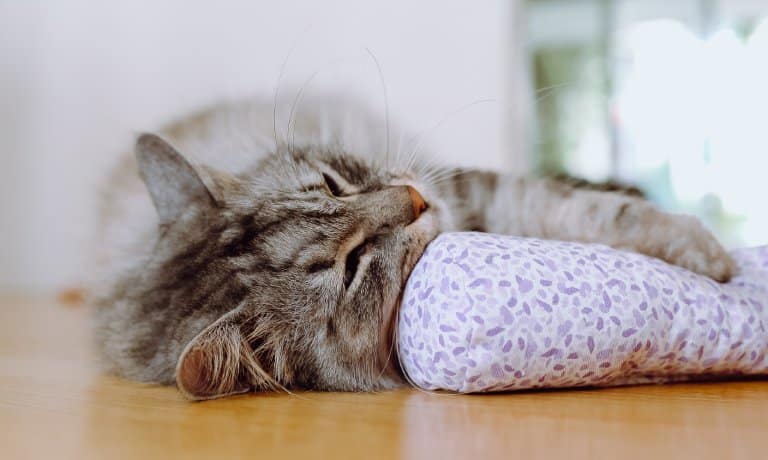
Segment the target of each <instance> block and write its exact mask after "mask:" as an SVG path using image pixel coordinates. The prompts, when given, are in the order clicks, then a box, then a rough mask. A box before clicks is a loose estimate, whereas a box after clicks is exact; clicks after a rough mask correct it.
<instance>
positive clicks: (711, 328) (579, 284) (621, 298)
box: [398, 233, 768, 393]
mask: <svg viewBox="0 0 768 460" xmlns="http://www.w3.org/2000/svg"><path fill="white" fill-rule="evenodd" d="M734 255H735V257H736V259H737V261H738V265H739V270H740V273H739V274H738V276H736V277H735V278H734V279H733V280H732V281H731V282H730V283H728V284H718V283H716V282H714V281H712V280H710V279H708V278H706V277H703V276H700V275H697V274H695V273H692V272H689V271H686V270H684V269H682V268H679V267H675V266H671V265H668V264H666V263H664V262H662V261H660V260H657V259H653V258H650V257H646V256H643V255H639V254H634V253H630V252H623V251H617V250H614V249H611V248H608V247H605V246H600V245H590V244H577V243H566V242H559V241H544V240H536V239H526V238H516V237H509V236H500V235H492V234H483V233H447V234H443V235H441V236H440V237H438V238H437V239H436V240H435V241H434V242H432V244H430V245H429V247H428V248H427V250H426V252H425V253H424V255H423V256H422V258H421V260H420V261H419V263H418V264H417V265H416V268H415V269H414V270H413V273H412V274H411V277H410V279H409V281H408V283H407V286H406V289H405V293H404V296H403V302H402V306H401V310H400V317H399V330H398V346H399V350H400V358H401V361H402V364H403V368H404V370H405V371H406V372H407V374H408V376H410V378H411V380H412V381H413V382H414V383H415V384H417V385H419V386H420V387H422V388H425V389H443V390H453V391H458V392H462V393H464V392H483V391H504V390H522V389H528V388H556V387H577V386H595V385H596V386H603V385H622V384H631V383H644V382H667V381H679V380H689V379H698V378H708V377H715V376H731V375H758V374H768V360H766V359H765V355H766V352H767V351H768V333H767V332H766V329H765V326H766V325H767V324H768V312H767V311H766V309H765V308H764V306H765V305H768V247H763V248H757V249H747V250H740V251H736V252H735V253H734Z"/></svg>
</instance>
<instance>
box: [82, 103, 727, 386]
mask: <svg viewBox="0 0 768 460" xmlns="http://www.w3.org/2000/svg"><path fill="white" fill-rule="evenodd" d="M274 117H275V113H274V112H273V103H272V102H264V101H258V100H250V101H245V102H239V103H229V104H222V105H220V106H216V107H213V108H210V109H208V110H205V111H202V112H200V113H197V114H194V115H192V116H190V117H188V118H186V119H183V120H181V121H179V122H177V123H175V124H172V125H170V126H168V127H167V128H165V129H163V130H161V131H160V132H159V134H158V135H155V134H144V135H141V136H140V137H139V138H138V140H137V142H136V145H135V152H134V154H133V155H127V156H126V157H125V158H124V159H123V160H122V162H121V163H120V165H119V166H118V167H117V168H116V169H115V170H114V172H113V174H112V176H111V177H110V180H109V183H108V187H107V189H106V190H105V194H104V200H103V206H102V212H101V214H102V217H103V221H102V227H101V228H102V239H101V240H100V241H99V242H98V245H99V247H100V248H101V263H102V269H101V273H102V274H103V279H102V280H101V281H99V282H98V289H97V292H98V294H97V295H96V298H95V318H96V337H97V341H98V348H99V350H100V352H101V355H102V358H103V362H104V364H105V366H106V368H107V370H108V371H109V372H112V373H116V374H119V375H121V376H124V377H127V378H130V379H136V380H140V381H144V382H157V383H163V384H172V383H176V385H177V386H178V388H179V389H180V390H181V392H182V393H183V394H184V395H185V396H187V397H189V398H191V399H207V398H214V397H220V396H224V395H230V394H235V393H242V392H247V391H253V390H269V389H280V388H283V389H286V388H287V389H290V388H299V389H316V390H343V391H373V390H382V389H388V388H393V387H396V386H398V385H401V384H402V382H403V379H402V377H401V372H400V369H399V366H398V364H397V358H396V350H393V347H394V341H393V334H394V331H393V327H394V323H395V317H396V314H397V308H398V302H399V298H400V294H401V291H402V289H403V285H404V283H405V281H406V279H407V277H408V275H409V273H410V271H411V269H412V268H413V266H414V264H415V263H416V261H417V260H418V258H419V256H420V255H421V253H422V252H423V250H424V249H425V247H426V245H427V244H428V243H429V242H430V241H431V240H432V239H433V238H434V237H435V236H436V235H437V234H438V233H440V232H445V231H458V230H477V231H487V232H494V233H505V234H513V235H521V236H530V237H539V238H551V239H559V240H573V241H581V242H595V243H603V244H607V245H610V246H613V247H615V248H621V249H626V250H631V251H638V252H641V253H644V254H647V255H650V256H654V257H658V258H661V259H663V260H665V261H667V262H670V263H673V264H677V265H680V266H682V267H685V268H688V269H690V270H693V271H696V272H698V273H702V274H705V275H708V276H710V277H712V278H714V279H716V280H718V281H726V280H728V279H729V278H730V276H731V274H732V272H733V270H734V265H733V262H732V260H731V259H730V257H729V255H728V254H727V252H726V251H725V250H724V249H723V248H722V247H721V245H720V244H719V243H718V242H717V241H716V240H715V238H713V236H712V235H711V234H710V233H709V232H708V231H707V230H706V229H705V228H704V227H703V226H702V225H701V224H700V223H699V222H698V221H697V220H696V219H694V218H692V217H687V216H680V215H672V214H667V213H664V212H661V211H659V210H657V209H656V208H654V207H653V206H652V205H651V204H650V203H649V202H647V201H645V200H644V199H643V198H642V197H641V196H639V195H638V193H636V191H635V190H629V189H627V190H625V189H622V188H621V187H616V186H611V185H610V184H609V185H607V186H598V185H593V184H589V183H585V182H579V181H572V180H565V179H562V178H533V177H514V176H506V175H500V174H496V173H493V172H485V171H477V170H469V169H450V168H444V167H441V168H435V167H430V166H429V164H427V163H424V162H423V161H422V160H420V159H418V158H416V157H415V156H413V155H402V154H395V153H392V152H387V151H386V149H385V147H384V146H385V142H384V137H383V136H384V132H383V129H382V127H383V124H382V123H379V122H378V120H377V118H376V117H374V116H372V115H371V114H370V113H368V112H367V111H366V110H364V109H362V108H361V107H359V106H356V105H355V104H350V103H347V102H344V101H343V100H339V99H334V98H329V97H325V98H324V97H317V98H315V99H313V100H310V101H309V102H307V103H305V104H304V108H302V109H301V110H297V111H296V113H295V114H293V116H292V118H293V121H292V122H291V121H289V129H288V133H283V132H279V131H281V130H278V129H277V126H275V125H274V119H275V118H274ZM387 145H388V144H387ZM400 151H402V149H398V152H397V153H399V152H400ZM390 153H392V154H390ZM472 154H474V152H467V155H472ZM140 178H141V179H143V184H142V181H141V180H140Z"/></svg>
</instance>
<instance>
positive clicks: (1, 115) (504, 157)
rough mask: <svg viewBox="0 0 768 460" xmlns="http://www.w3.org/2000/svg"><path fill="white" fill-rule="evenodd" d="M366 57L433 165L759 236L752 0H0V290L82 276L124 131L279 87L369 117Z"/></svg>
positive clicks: (758, 67)
mask: <svg viewBox="0 0 768 460" xmlns="http://www.w3.org/2000/svg"><path fill="white" fill-rule="evenodd" d="M367 50H370V52H371V53H372V54H373V55H374V56H375V57H376V60H378V62H379V64H380V66H381V69H382V72H383V75H384V81H385V84H386V93H387V96H388V100H389V110H390V113H391V116H392V117H393V118H395V119H397V120H398V121H399V122H400V124H401V125H404V126H405V127H407V128H408V129H409V130H410V131H412V132H416V133H424V139H425V141H424V142H425V144H426V145H427V148H428V149H429V150H431V151H434V152H437V153H438V154H439V156H440V157H441V158H444V159H445V161H446V162H450V163H456V164H461V165H467V166H477V167H483V168H494V169H501V170H506V171H514V172H531V171H539V172H547V173H559V172H568V173H571V174H574V175H578V176H582V177H586V178H588V179H593V180H603V179H608V178H613V179H620V180H624V181H629V182H632V183H635V184H638V185H640V186H642V187H644V188H645V189H646V190H648V191H649V192H650V194H651V196H652V197H653V199H654V200H655V201H657V202H658V203H659V204H660V205H661V206H663V207H665V208H667V209H670V210H673V211H677V212H689V213H695V214H697V215H699V216H701V217H702V218H703V219H704V220H705V222H706V223H707V225H709V226H710V227H711V228H713V230H715V231H716V232H717V233H718V235H719V236H720V237H721V238H723V239H724V241H726V243H727V244H728V245H729V246H732V247H735V246H743V245H759V244H766V243H768V213H766V212H765V210H764V209H763V208H764V206H763V200H765V199H766V198H768V181H766V180H764V179H763V178H762V176H763V168H765V167H766V166H768V159H767V158H766V155H768V136H766V135H765V131H767V130H768V125H766V122H765V120H766V117H765V116H763V113H762V112H763V111H764V110H765V108H766V107H768V85H766V83H765V82H768V0H674V1H670V0H486V1H483V2H467V1H461V0H455V1H454V0H450V1H446V0H442V1H440V0H421V1H418V2H411V1H406V0H389V1H386V2H384V1H377V2H368V1H365V2H361V1H352V0H325V1H322V2H317V1H310V0H284V1H281V2H265V1H246V0H222V1H218V2H202V1H178V0H170V1H148V0H141V1H140V0H134V1H132V2H116V1H85V0H70V1H67V2H63V1H57V0H47V1H46V0H29V1H22V0H0V292H55V291H56V290H58V289H61V288H64V287H68V286H71V285H73V284H76V283H77V282H78V281H79V280H80V279H81V278H82V275H83V273H82V272H81V271H82V270H86V269H87V247H88V242H89V240H90V238H91V234H92V229H93V228H94V225H95V223H94V216H95V209H96V190H97V187H98V186H99V185H100V184H101V181H102V178H103V176H104V174H105V171H106V169H107V168H108V167H109V166H110V165H111V164H112V163H113V162H114V161H115V158H116V157H117V156H118V155H120V154H121V153H124V152H126V151H127V150H128V149H129V148H130V145H131V143H132V140H133V138H134V136H135V135H136V133H137V132H140V131H143V130H152V129H154V128H156V127H157V126H158V125H160V124H162V123H164V122H166V121H168V120H170V119H173V118H174V117H176V116H179V115H181V114H183V113H185V112H186V111H189V110H193V109H195V108H198V107H200V106H202V105H205V104H208V103H211V102H214V101H217V100H220V99H223V98H235V97H241V96H247V95H250V94H261V95H267V96H269V97H271V95H272V94H273V92H274V91H275V88H276V87H277V85H278V81H279V88H280V90H281V91H286V92H289V93H291V92H296V91H297V89H298V88H300V87H302V86H303V85H307V87H308V89H307V91H311V90H326V91H344V92H348V93H352V94H353V95H355V96H357V97H358V98H360V99H361V100H362V101H364V102H365V103H366V104H368V105H369V106H370V107H371V108H372V109H373V110H380V111H382V113H383V111H384V108H385V104H384V96H383V91H382V84H381V81H380V80H379V75H378V71H377V68H376V64H375V63H374V62H373V60H372V59H371V57H370V55H369V53H368V51H367ZM393 136H394V138H396V137H397V133H393Z"/></svg>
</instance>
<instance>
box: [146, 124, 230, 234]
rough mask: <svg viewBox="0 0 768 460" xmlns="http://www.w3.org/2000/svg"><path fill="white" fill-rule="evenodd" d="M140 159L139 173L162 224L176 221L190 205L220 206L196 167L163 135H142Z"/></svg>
mask: <svg viewBox="0 0 768 460" xmlns="http://www.w3.org/2000/svg"><path fill="white" fill-rule="evenodd" d="M136 160H137V162H138V166H139V174H140V175H141V178H142V179H143V180H144V183H145V184H146V186H147V190H149V194H150V195H151V196H152V201H153V203H154V204H155V209H157V214H158V216H159V217H160V225H168V224H170V223H172V222H174V221H175V220H176V219H178V218H179V216H180V215H181V214H182V213H184V212H185V211H186V210H187V209H189V208H190V207H193V206H196V207H199V208H208V207H214V206H216V200H215V199H214V197H213V195H212V194H211V191H210V190H209V189H208V187H206V185H205V183H204V182H203V180H202V179H201V178H200V175H199V174H198V173H197V171H196V170H195V168H194V167H192V165H191V164H190V163H189V161H187V159H186V158H184V157H183V156H182V155H181V154H180V153H179V152H178V151H176V149H174V148H173V146H171V145H170V144H169V143H167V142H166V141H165V140H163V139H162V138H160V137H159V136H156V135H154V134H142V135H141V136H139V138H138V140H137V141H136Z"/></svg>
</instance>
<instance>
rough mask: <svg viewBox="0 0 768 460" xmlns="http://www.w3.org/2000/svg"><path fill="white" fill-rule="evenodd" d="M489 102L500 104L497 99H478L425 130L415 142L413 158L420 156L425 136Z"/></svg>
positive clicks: (412, 152)
mask: <svg viewBox="0 0 768 460" xmlns="http://www.w3.org/2000/svg"><path fill="white" fill-rule="evenodd" d="M487 102H498V100H497V99H496V98H484V99H478V100H476V101H473V102H470V103H469V104H465V105H463V106H461V107H459V108H458V109H456V110H454V111H452V112H450V113H448V114H447V115H446V116H444V117H443V118H442V119H441V120H440V121H438V122H437V123H435V124H434V125H432V126H431V127H429V128H427V129H425V130H424V131H422V132H420V133H419V134H418V135H417V136H416V139H415V140H416V145H415V146H414V148H413V150H412V151H411V156H412V157H415V156H417V155H418V152H419V148H420V147H421V143H422V141H423V140H424V136H425V135H426V134H428V133H430V132H431V131H434V130H435V129H437V128H439V127H440V126H442V125H443V124H444V123H445V122H446V121H448V120H450V119H451V118H452V117H454V116H456V115H458V114H460V113H461V112H463V111H465V110H467V109H469V108H471V107H474V106H475V105H478V104H483V103H487Z"/></svg>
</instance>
